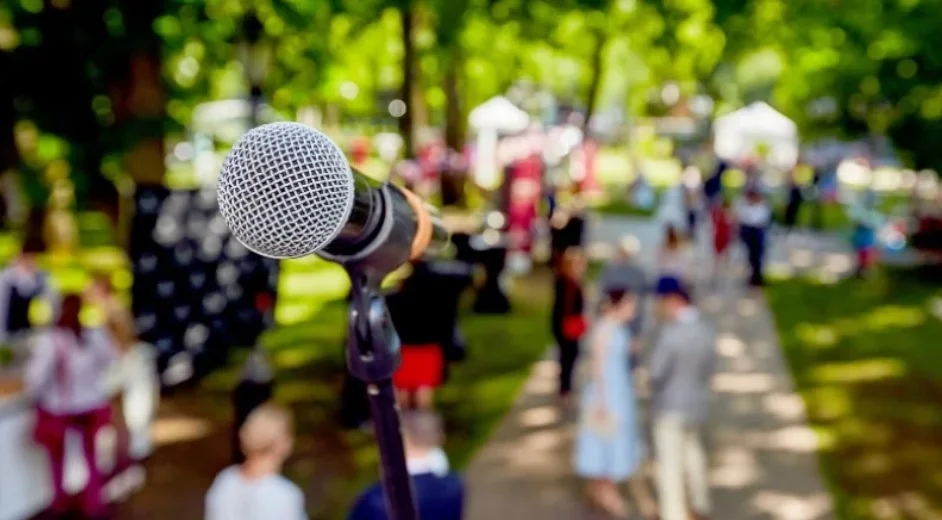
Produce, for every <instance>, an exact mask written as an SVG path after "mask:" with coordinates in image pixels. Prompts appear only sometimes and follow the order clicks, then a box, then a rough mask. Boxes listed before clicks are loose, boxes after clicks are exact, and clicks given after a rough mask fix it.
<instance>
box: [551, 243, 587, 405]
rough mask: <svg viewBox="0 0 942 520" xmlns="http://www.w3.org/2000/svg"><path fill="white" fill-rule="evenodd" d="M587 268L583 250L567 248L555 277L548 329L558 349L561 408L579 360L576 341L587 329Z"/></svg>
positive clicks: (569, 389)
mask: <svg viewBox="0 0 942 520" xmlns="http://www.w3.org/2000/svg"><path fill="white" fill-rule="evenodd" d="M586 268H587V262H586V258H585V254H584V253H583V252H582V250H581V249H578V248H574V247H570V248H569V249H566V251H565V252H564V253H563V255H562V257H561V259H560V263H559V270H558V272H557V274H556V283H555V287H554V293H553V313H552V324H551V325H552V329H553V336H554V337H555V339H556V344H557V345H558V346H559V396H560V398H561V399H562V401H563V404H567V403H568V401H569V394H570V392H571V391H572V371H573V369H574V368H575V366H576V359H577V358H578V357H579V340H580V339H582V336H583V335H584V334H585V332H586V329H587V328H588V322H587V320H586V318H585V316H584V315H583V312H584V310H585V290H584V283H585V282H584V278H585V272H586Z"/></svg>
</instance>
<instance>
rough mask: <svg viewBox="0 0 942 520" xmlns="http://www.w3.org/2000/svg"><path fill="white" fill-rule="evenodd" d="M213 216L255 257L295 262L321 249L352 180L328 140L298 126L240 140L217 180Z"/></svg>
mask: <svg viewBox="0 0 942 520" xmlns="http://www.w3.org/2000/svg"><path fill="white" fill-rule="evenodd" d="M216 190H217V197H218V199H219V211H220V213H222V216H223V217H224V218H225V219H226V223H227V224H228V225H229V228H230V229H231V230H232V234H233V235H234V236H235V237H236V238H237V239H238V240H239V242H242V244H244V245H245V247H247V248H249V249H251V250H252V251H255V252H256V253H258V254H260V255H263V256H268V257H272V258H297V257H301V256H306V255H309V254H311V253H315V252H317V251H319V250H320V249H322V248H323V247H325V246H327V245H328V244H329V243H330V241H331V240H333V238H334V237H335V236H336V235H337V233H339V232H340V230H341V229H342V228H343V226H344V224H345V223H346V220H347V217H348V216H349V214H350V211H351V208H352V206H353V197H354V187H353V173H352V172H351V171H350V165H349V164H348V163H347V160H346V158H345V157H344V154H343V152H342V151H341V150H340V148H339V147H337V145H336V144H334V142H333V141H331V140H330V138H329V137H327V136H326V135H324V134H322V133H321V132H318V131H317V130H314V129H313V128H310V127H308V126H305V125H302V124H299V123H271V124H267V125H262V126H259V127H256V128H254V129H252V130H250V131H249V132H247V133H246V134H245V135H243V136H242V137H241V138H240V139H239V140H238V141H237V142H236V143H235V145H234V146H233V147H232V150H230V151H229V154H228V155H226V159H225V161H223V164H222V171H221V172H220V174H219V180H218V181H217V186H216Z"/></svg>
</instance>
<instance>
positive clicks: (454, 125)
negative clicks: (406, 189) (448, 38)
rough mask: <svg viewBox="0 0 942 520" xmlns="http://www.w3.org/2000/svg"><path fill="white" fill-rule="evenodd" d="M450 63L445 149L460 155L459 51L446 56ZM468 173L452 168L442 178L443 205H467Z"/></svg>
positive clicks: (446, 76)
mask: <svg viewBox="0 0 942 520" xmlns="http://www.w3.org/2000/svg"><path fill="white" fill-rule="evenodd" d="M447 59H448V64H447V68H446V70H445V84H444V88H445V103H446V104H445V147H446V148H447V149H448V151H449V153H450V151H452V150H454V151H455V152H458V153H461V151H462V149H463V148H464V114H463V113H462V110H461V91H460V85H459V77H458V75H459V70H460V69H461V56H460V55H459V53H458V49H457V48H453V49H452V50H451V52H449V53H448V56H447ZM466 180H467V170H456V169H454V168H452V166H451V162H450V161H449V166H448V167H447V168H446V169H445V171H443V172H442V175H441V177H440V182H441V188H440V189H441V194H442V205H444V206H449V205H454V206H458V207H464V206H465V197H464V196H465V193H464V188H465V183H466Z"/></svg>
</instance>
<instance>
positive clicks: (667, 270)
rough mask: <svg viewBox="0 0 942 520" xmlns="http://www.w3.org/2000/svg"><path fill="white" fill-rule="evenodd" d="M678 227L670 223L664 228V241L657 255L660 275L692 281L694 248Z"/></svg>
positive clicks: (661, 276)
mask: <svg viewBox="0 0 942 520" xmlns="http://www.w3.org/2000/svg"><path fill="white" fill-rule="evenodd" d="M677 229H678V228H677V227H676V226H674V225H672V224H668V225H667V226H666V228H665V230H664V243H663V244H662V245H661V250H660V251H658V256H657V269H658V276H659V277H660V278H665V277H667V278H679V279H681V280H684V281H685V282H690V281H692V278H693V257H692V253H693V249H692V248H691V247H690V246H689V244H688V243H687V242H685V241H684V238H683V236H681V234H680V232H679V231H678V230H677Z"/></svg>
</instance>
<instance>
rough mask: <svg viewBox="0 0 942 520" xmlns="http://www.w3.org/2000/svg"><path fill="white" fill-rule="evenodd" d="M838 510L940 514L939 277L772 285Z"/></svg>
mask: <svg viewBox="0 0 942 520" xmlns="http://www.w3.org/2000/svg"><path fill="white" fill-rule="evenodd" d="M767 296H768V301H769V303H770V305H771V307H772V310H773V312H774V314H775V317H776V321H777V324H778V329H779V334H780V336H781V342H782V347H783V349H784V352H785V354H786V356H787V358H788V360H789V362H790V365H791V368H792V372H793V374H794V377H795V381H796V384H797V386H798V389H799V391H800V392H801V394H802V396H803V397H804V399H805V402H806V404H807V409H808V417H809V420H810V422H811V424H812V426H813V427H814V428H815V429H816V431H817V432H818V436H819V441H820V444H821V455H820V459H821V464H822V468H823V470H824V474H825V476H826V477H827V479H828V480H829V483H830V486H831V489H832V492H833V493H834V497H835V499H836V500H835V505H836V510H837V513H838V515H839V518H844V519H851V518H853V519H857V518H937V517H938V516H939V515H942V435H940V432H942V350H940V345H942V342H940V341H942V340H940V338H942V321H940V319H939V317H938V316H937V315H936V310H935V309H936V308H937V306H938V305H939V303H938V301H939V299H940V298H942V285H940V284H939V281H938V280H930V279H928V278H927V277H926V273H916V272H912V271H890V272H884V273H880V274H879V275H878V276H877V277H875V278H873V279H870V280H845V281H843V282H839V283H837V284H834V285H821V284H817V283H814V282H811V281H801V280H791V281H788V282H784V283H781V284H777V285H774V286H772V287H770V288H769V289H768V292H767Z"/></svg>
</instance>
